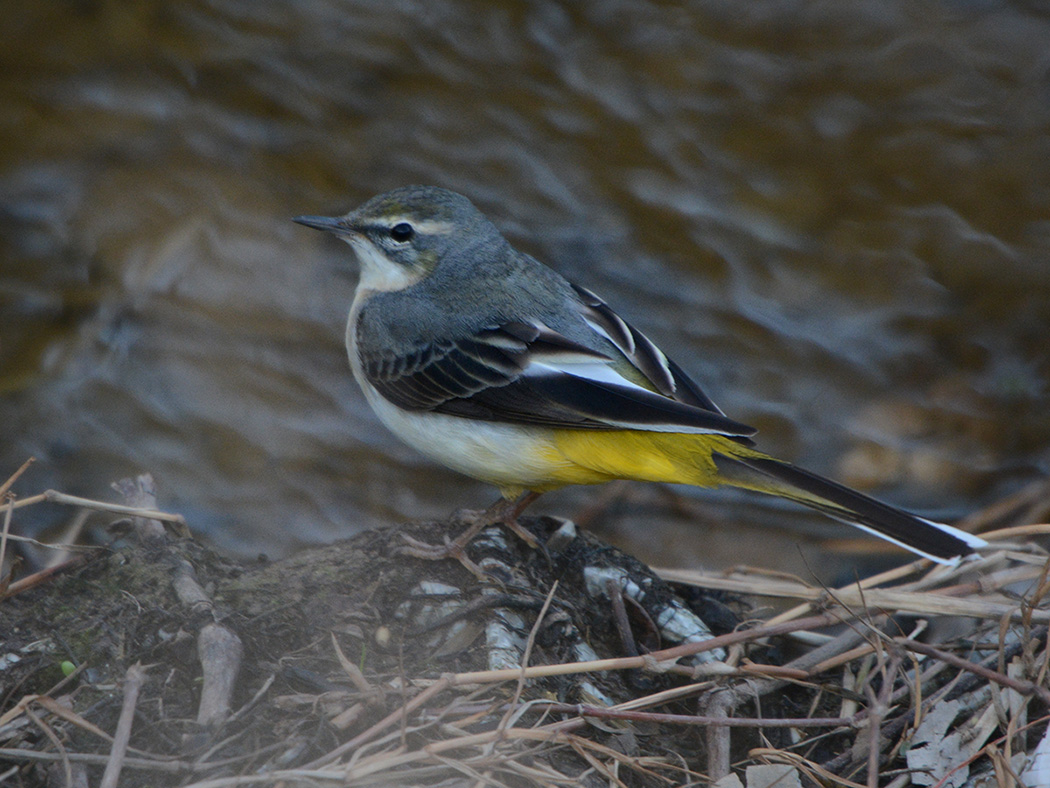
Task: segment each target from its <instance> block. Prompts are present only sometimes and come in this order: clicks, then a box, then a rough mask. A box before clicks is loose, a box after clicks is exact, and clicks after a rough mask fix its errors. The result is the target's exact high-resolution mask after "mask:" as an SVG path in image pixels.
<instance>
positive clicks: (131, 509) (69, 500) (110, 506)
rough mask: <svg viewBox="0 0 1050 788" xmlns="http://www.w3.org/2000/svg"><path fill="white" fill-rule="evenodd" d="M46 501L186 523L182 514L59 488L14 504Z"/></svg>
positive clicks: (21, 505)
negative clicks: (83, 494) (128, 504)
mask: <svg viewBox="0 0 1050 788" xmlns="http://www.w3.org/2000/svg"><path fill="white" fill-rule="evenodd" d="M43 501H46V502H48V503H59V504H63V505H65V506H81V507H83V508H85V509H94V510H95V511H99V512H112V513H113V514H130V515H133V516H135V517H146V518H148V519H151V520H163V521H164V522H166V523H177V524H178V525H185V524H186V518H185V517H183V516H182V515H181V514H169V513H168V512H159V511H157V510H156V509H140V508H138V507H135V506H124V505H123V504H119V503H107V502H106V501H93V500H91V499H90V498H81V497H79V496H77V495H67V494H66V493H62V492H59V491H58V490H44V492H42V493H40V494H39V495H31V496H30V497H28V498H21V499H20V500H17V501H15V502H14V503H13V504H12V506H13V507H14V508H15V509H21V508H22V507H23V506H31V505H33V504H36V503H41V502H43Z"/></svg>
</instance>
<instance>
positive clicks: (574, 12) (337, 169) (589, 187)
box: [0, 0, 1050, 566]
mask: <svg viewBox="0 0 1050 788" xmlns="http://www.w3.org/2000/svg"><path fill="white" fill-rule="evenodd" d="M18 5H19V6H20V7H18V8H17V9H8V12H7V17H8V18H7V19H6V20H5V24H4V28H3V32H2V33H0V36H2V37H3V38H4V39H5V40H4V46H3V49H2V51H0V62H2V68H0V107H2V110H3V111H2V112H0V130H2V133H3V135H4V141H5V144H4V145H3V147H2V148H0V231H2V232H0V253H2V256H0V308H2V310H3V314H2V323H0V324H2V327H3V328H2V334H0V424H2V425H3V426H2V433H0V438H2V440H0V459H2V463H0V476H6V474H7V473H8V472H10V471H12V470H13V469H14V468H15V467H17V465H18V464H20V462H21V461H22V460H23V459H24V458H25V456H27V455H29V454H33V455H35V456H36V457H37V458H38V463H37V465H36V466H35V467H34V469H33V470H32V471H31V472H30V473H29V474H28V475H27V476H26V477H25V478H24V481H23V482H22V483H20V488H21V490H22V492H23V493H29V492H33V491H36V490H37V489H40V488H43V487H47V486H52V487H57V488H60V489H63V490H65V491H68V492H72V493H78V494H83V495H88V496H92V497H106V495H107V485H108V483H109V481H110V480H112V479H115V478H118V477H120V476H124V475H127V474H129V473H136V472H141V471H145V470H148V471H151V472H152V473H153V474H154V475H155V476H156V477H157V480H158V484H159V487H160V490H161V504H162V505H163V506H164V507H165V508H168V509H174V510H178V511H181V512H183V513H185V514H186V515H187V516H188V518H189V519H190V522H191V525H192V526H193V527H194V529H195V530H197V531H199V532H203V533H206V534H208V536H209V537H210V538H212V539H213V540H214V541H216V542H217V543H218V544H219V545H221V546H222V547H224V548H226V549H230V550H234V551H238V552H242V553H254V552H259V551H266V552H269V553H270V554H273V555H277V554H281V553H282V552H285V551H287V550H288V549H291V548H293V547H294V546H296V545H299V544H303V543H308V542H315V541H321V540H329V539H333V538H336V537H338V536H341V535H345V534H347V533H350V532H351V531H352V530H354V529H356V528H360V527H363V526H368V525H375V524H382V523H387V522H391V521H394V520H397V519H401V518H420V517H425V516H434V515H440V514H444V513H445V512H447V511H448V510H449V509H451V508H455V507H459V506H465V505H479V504H482V503H488V502H489V499H490V498H492V497H493V493H492V491H491V490H489V489H487V488H485V487H484V486H482V485H479V484H476V483H473V482H470V481H469V480H465V479H462V478H460V477H458V476H456V475H455V474H452V473H451V472H447V471H444V470H441V469H438V468H435V467H434V466H433V465H431V464H430V463H428V462H427V461H425V460H423V459H421V458H420V457H419V456H417V455H415V454H414V453H413V452H412V451H410V450H409V449H407V448H404V447H402V446H400V445H399V444H397V443H396V442H395V440H394V439H393V438H391V437H390V436H389V435H388V434H387V433H386V432H385V431H384V430H383V429H382V428H381V427H380V426H379V425H378V423H377V422H376V420H375V419H374V418H373V416H372V415H371V412H370V411H369V410H368V408H367V406H366V405H365V403H364V401H363V399H362V397H361V396H360V394H359V393H358V391H357V389H356V387H355V385H354V383H353V381H352V380H351V378H350V374H349V370H348V367H347V364H346V360H345V357H344V351H343V348H342V345H341V337H342V330H343V321H344V319H345V312H346V309H347V306H348V304H349V301H350V298H351V293H352V289H353V283H354V274H353V267H352V266H351V265H349V262H350V258H349V250H348V249H347V248H346V247H344V246H343V245H341V244H337V243H336V242H334V241H331V240H330V239H325V238H322V237H320V236H319V235H318V234H316V233H311V232H309V231H307V230H305V229H303V228H300V227H297V226H295V225H293V224H291V223H290V222H289V221H288V218H289V217H290V216H292V215H296V214H300V213H326V212H327V213H338V212H343V211H345V210H347V209H349V208H351V207H353V206H355V205H357V204H359V203H360V202H362V201H363V200H364V199H366V198H367V197H369V196H371V195H372V194H374V193H377V192H379V191H383V190H385V189H388V188H391V187H393V186H397V185H402V184H406V183H434V184H439V185H443V186H447V187H450V188H453V189H456V190H458V191H462V192H464V193H465V194H467V195H469V196H470V197H471V198H472V199H474V201H475V202H476V203H477V204H478V205H479V206H480V207H481V208H482V209H483V210H485V211H486V212H487V213H488V214H489V215H490V216H491V217H492V218H493V219H494V220H495V221H496V222H497V224H498V225H499V226H500V227H501V228H503V229H504V231H505V232H506V233H507V234H508V236H509V237H510V238H511V239H512V241H513V242H514V243H516V244H517V245H518V246H519V247H521V248H523V249H525V250H526V251H529V252H531V253H533V254H536V255H537V256H538V257H540V259H542V260H544V261H546V262H548V263H549V264H551V265H553V266H555V267H556V268H558V269H559V270H561V271H562V272H563V273H565V274H566V275H568V276H569V277H570V278H572V279H575V280H577V281H579V282H581V283H583V284H586V285H587V286H588V287H591V288H592V289H594V290H596V291H597V292H598V293H600V294H601V295H603V296H604V297H605V298H606V299H607V300H609V301H611V302H612V303H614V304H615V305H617V307H618V308H619V309H620V311H621V312H622V313H623V314H624V315H625V316H626V317H627V318H628V319H630V320H632V322H634V323H635V324H636V325H638V326H639V327H640V328H642V329H643V330H644V331H646V332H647V333H649V334H650V335H651V336H652V337H653V338H654V339H656V340H657V341H658V342H660V344H661V345H662V346H663V347H664V348H665V349H666V350H668V351H669V353H670V354H672V355H673V356H674V357H675V358H676V359H677V360H678V362H679V363H680V364H681V365H682V366H683V367H684V368H686V369H687V370H689V371H691V372H692V373H694V375H695V376H696V377H697V378H698V379H699V380H700V381H701V383H702V384H703V385H704V386H705V388H706V389H707V390H708V391H709V393H711V395H712V396H713V397H714V398H715V399H716V401H718V402H719V403H720V404H721V405H722V407H723V409H725V410H726V411H728V412H729V413H730V415H732V416H733V417H735V418H738V419H741V420H743V421H746V422H749V423H752V424H754V425H755V426H757V427H759V428H760V429H761V430H762V434H761V436H760V438H761V443H760V445H761V446H762V447H763V448H765V449H767V450H769V451H771V452H773V453H776V454H779V455H780V456H783V457H786V458H789V459H793V460H796V461H799V462H801V463H803V464H806V465H808V466H809V467H812V468H814V469H815V470H818V471H821V472H825V473H830V474H833V475H836V476H837V477H838V478H840V479H843V480H845V481H848V482H850V483H853V484H857V485H862V486H864V487H866V488H868V489H873V490H875V491H877V492H879V493H880V494H882V495H883V496H884V497H887V498H890V499H891V500H893V501H895V502H897V503H900V504H904V505H910V506H914V507H917V508H920V509H922V510H923V511H926V512H931V513H935V514H938V515H943V516H950V515H957V514H961V513H963V512H965V511H967V510H969V509H971V508H974V507H977V506H979V505H981V504H982V503H985V502H988V501H989V500H991V499H993V498H994V497H996V496H997V495H1001V494H1003V493H1005V492H1007V491H1009V490H1011V489H1014V488H1016V487H1017V486H1019V485H1020V484H1022V483H1023V482H1025V481H1026V480H1029V479H1031V478H1034V477H1036V476H1038V475H1040V474H1045V473H1046V471H1047V468H1048V465H1050V450H1048V445H1050V416H1048V405H1050V396H1048V378H1050V339H1048V327H1050V164H1048V162H1050V48H1048V47H1047V45H1046V42H1047V41H1050V15H1048V14H1047V12H1046V11H1045V6H1043V5H1042V4H1040V3H1035V2H1020V1H1018V2H1013V3H1009V2H994V0H958V1H957V2H919V3H916V2H913V1H912V0H899V1H898V2H893V1H892V0H887V2H878V3H873V2H869V1H868V0H835V1H834V2H804V1H802V0H793V1H792V0H778V1H773V0H770V1H769V2H749V3H744V4H741V3H737V2H719V1H718V0H708V1H702V2H696V3H692V4H689V8H688V9H683V8H680V7H677V5H676V4H654V3H648V2H641V1H640V0H631V1H629V2H603V3H579V4H563V3H554V2H534V3H526V2H507V3H487V2H440V1H439V2H430V1H428V2H422V1H420V2H393V3H392V2H388V1H387V0H383V1H382V2H342V3H340V2H322V1H321V0H315V1H314V2H303V3H296V4H290V3H283V2H259V1H258V0H253V1H252V2H234V1H232V0H217V1H216V2H207V3H206V2H164V3H153V4H151V3H147V2H144V3H136V4H132V5H127V4H119V3H116V4H114V3H92V2H84V3H32V4H30V3H24V4H18ZM4 469H6V470H4ZM677 493H680V494H682V495H685V496H686V500H687V501H688V503H689V508H688V511H683V508H682V507H681V506H680V505H677V504H676V503H675V502H674V501H670V502H669V499H668V498H667V497H666V496H665V495H664V494H663V493H662V492H661V491H660V490H658V489H654V488H653V487H652V486H648V487H646V486H642V485H638V486H628V487H622V486H621V487H614V488H612V489H611V490H610V489H609V488H606V489H604V490H586V491H569V492H562V493H557V494H555V495H552V496H550V500H549V501H548V502H547V504H546V509H547V510H548V511H553V512H559V513H563V514H581V513H583V514H586V513H587V511H590V512H591V514H594V512H595V511H596V510H597V512H598V514H597V515H596V516H594V518H593V521H592V523H591V524H592V526H593V527H595V528H602V529H604V532H605V533H606V534H607V535H608V534H613V535H614V536H615V537H616V538H618V539H620V540H621V541H624V542H626V543H628V544H629V545H631V546H632V547H633V549H636V550H639V551H641V552H642V554H643V555H644V556H646V557H653V558H656V559H658V560H677V561H680V562H681V561H688V562H694V561H709V562H711V563H728V562H732V561H736V560H747V561H763V562H776V563H778V564H780V565H784V563H785V562H787V565H790V566H796V565H798V559H799V556H798V555H796V554H795V550H794V548H793V547H792V545H793V544H794V541H795V539H796V536H795V535H794V534H792V533H788V532H787V531H785V529H784V528H774V529H771V530H769V529H767V530H760V529H758V528H757V526H760V525H762V524H769V523H776V524H780V525H784V524H788V525H790V526H791V528H796V529H798V531H797V533H802V534H809V535H813V534H827V533H833V532H834V531H835V528H834V526H831V527H828V526H827V525H826V524H825V523H824V522H823V521H821V520H820V519H819V518H816V517H813V516H810V515H808V514H792V515H791V516H790V517H789V516H788V514H787V511H786V510H784V509H782V508H781V507H779V506H778V505H777V504H776V503H775V502H767V501H765V500H763V499H759V498H755V497H743V496H736V495H732V496H726V495H698V494H696V493H694V492H692V491H689V490H676V494H677ZM679 503H680V501H679ZM588 507H591V508H590V509H588ZM539 508H540V509H541V510H542V509H543V508H544V507H543V505H542V504H541V505H540V507H539ZM67 515H68V512H53V511H52V512H46V513H45V512H43V511H38V512H37V513H35V514H33V515H26V517H25V518H23V520H22V522H23V523H28V524H30V525H36V526H40V525H43V524H45V523H46V522H47V521H48V520H49V518H52V519H57V518H61V517H65V516H67ZM34 518H36V519H34ZM697 518H699V519H707V520H710V521H711V522H713V523H716V524H717V523H722V524H723V525H722V526H716V527H714V528H713V529H712V530H710V531H708V532H706V533H707V536H705V537H704V538H703V539H697V538H696V537H694V536H693V534H695V533H696V532H695V531H694V530H692V529H693V525H692V520H694V519H697ZM638 522H645V523H646V524H647V527H646V528H645V533H643V534H641V535H639V534H638V529H637V524H638ZM654 523H658V524H660V525H661V527H662V529H663V530H660V531H655V530H653V527H652V526H653V524H654ZM654 534H659V537H658V538H654ZM785 555H786V556H787V557H786V558H785V557H784V556H785ZM805 555H807V556H808V555H811V553H805Z"/></svg>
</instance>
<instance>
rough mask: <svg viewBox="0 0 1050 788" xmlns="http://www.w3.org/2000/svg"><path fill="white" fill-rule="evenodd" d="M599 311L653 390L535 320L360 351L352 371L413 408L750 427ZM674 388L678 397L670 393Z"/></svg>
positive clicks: (625, 425) (738, 432)
mask: <svg viewBox="0 0 1050 788" xmlns="http://www.w3.org/2000/svg"><path fill="white" fill-rule="evenodd" d="M592 306H593V305H592ZM605 309H606V310H607V311H604V312H601V313H600V319H601V321H602V323H601V325H602V330H601V331H600V333H601V334H602V335H605V336H609V337H611V338H615V340H616V341H615V342H613V344H614V345H615V346H616V348H617V349H619V350H620V351H621V352H623V349H624V348H634V350H635V356H634V357H629V358H631V360H632V364H634V365H635V367H636V368H637V369H640V370H641V371H642V372H643V374H646V377H647V378H648V379H650V380H651V379H652V377H651V375H650V374H649V373H646V372H645V369H655V370H656V372H653V373H652V375H655V377H656V378H657V380H656V381H654V383H653V388H654V389H656V390H655V391H653V390H650V389H648V388H645V387H643V386H640V385H638V384H636V383H634V382H632V381H629V380H627V379H626V378H624V377H623V376H621V375H620V374H618V373H617V372H616V370H615V368H614V366H613V364H612V361H613V359H612V358H611V357H610V356H608V355H606V354H605V353H602V352H599V351H597V350H594V349H593V348H589V347H586V346H584V345H581V344H579V343H578V342H574V341H573V340H571V339H569V338H567V337H565V336H564V335H562V334H560V333H558V332H556V331H553V330H552V329H550V328H549V327H547V326H545V325H542V324H540V323H538V322H537V323H525V322H520V321H513V322H508V323H505V324H503V325H500V326H496V327H492V328H486V329H484V330H482V331H478V332H476V333H475V334H473V335H472V336H468V337H464V338H462V339H459V340H457V341H444V342H434V343H431V344H429V345H426V346H424V347H419V348H416V349H414V350H413V351H411V352H409V353H405V354H403V355H401V356H391V355H388V354H384V355H366V354H362V356H361V368H362V370H363V371H364V374H365V376H366V377H367V379H368V381H369V383H371V384H372V386H373V387H374V388H375V389H376V391H378V392H379V394H381V395H382V396H383V397H385V398H386V399H388V400H390V401H391V402H392V403H394V404H395V405H398V406H399V407H402V408H406V409H408V410H414V411H425V410H429V411H433V412H435V413H446V414H450V415H456V416H462V417H465V418H473V419H484V420H493V421H503V422H516V423H523V424H536V425H545V426H551V427H574V428H577V429H597V430H611V429H642V430H659V431H671V432H706V433H717V434H723V435H732V436H741V437H742V436H747V435H751V434H752V433H754V430H753V429H752V428H750V427H748V426H746V425H744V424H740V423H739V422H735V421H732V420H731V419H728V418H726V417H725V416H724V415H723V414H722V413H721V412H720V411H718V410H717V409H712V408H710V407H705V406H704V404H703V403H702V402H701V403H700V404H697V401H698V399H699V398H698V397H697V396H696V394H695V392H694V391H693V389H691V388H689V387H688V385H683V384H681V383H679V381H685V383H686V384H691V381H689V380H688V378H686V377H685V376H684V374H682V373H681V371H680V370H678V368H677V367H675V366H673V365H672V364H671V362H669V361H668V360H667V358H666V357H665V356H664V355H663V353H661V352H660V351H659V350H658V349H656V347H655V345H653V344H652V343H651V342H650V341H649V340H648V339H647V338H646V337H645V336H644V335H642V334H640V333H639V332H637V331H635V330H634V329H633V328H631V327H630V326H629V325H628V324H627V323H626V322H625V321H623V320H622V319H621V318H619V317H617V316H616V315H615V314H614V313H612V311H611V310H608V308H607V307H606V308H605ZM610 341H612V340H610ZM635 359H641V360H640V361H638V362H637V363H636V361H635ZM672 384H674V388H672ZM692 385H694V386H695V384H692ZM665 390H672V392H673V393H672V394H670V395H669V394H665V393H664V391H665ZM681 391H684V392H685V394H686V396H685V397H682V396H680V395H679V396H675V394H676V393H678V392H681ZM697 391H698V389H697Z"/></svg>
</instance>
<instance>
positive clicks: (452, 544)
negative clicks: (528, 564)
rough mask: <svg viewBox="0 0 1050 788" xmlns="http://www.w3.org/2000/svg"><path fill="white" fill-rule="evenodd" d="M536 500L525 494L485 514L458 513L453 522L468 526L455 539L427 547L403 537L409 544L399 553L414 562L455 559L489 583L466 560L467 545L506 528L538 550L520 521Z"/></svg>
mask: <svg viewBox="0 0 1050 788" xmlns="http://www.w3.org/2000/svg"><path fill="white" fill-rule="evenodd" d="M537 497H538V494H537V493H525V494H524V495H522V496H521V497H519V498H518V499H517V500H514V501H508V500H506V499H500V500H499V501H497V502H496V503H494V504H493V505H492V506H490V507H489V508H488V509H485V510H483V511H479V510H461V511H458V512H456V514H455V516H454V519H455V520H456V521H458V522H461V523H463V524H464V525H466V526H467V528H466V529H465V530H464V531H463V532H462V533H461V534H460V535H459V536H457V537H456V538H455V539H449V538H448V537H447V536H446V537H445V540H444V544H440V545H436V544H428V543H427V542H423V541H421V540H419V539H415V538H413V537H411V536H408V535H407V534H401V538H402V539H403V540H404V541H405V543H406V544H405V546H404V547H402V548H401V549H400V550H399V551H398V552H400V553H402V554H404V555H410V556H412V557H413V558H421V559H423V560H424V561H440V560H443V559H446V558H455V559H456V560H457V561H459V562H460V563H461V564H463V566H464V567H465V568H466V569H467V571H469V572H470V573H471V574H473V575H474V576H476V577H477V578H478V579H480V580H489V579H491V578H489V576H488V575H487V574H485V572H484V571H483V570H482V569H481V567H479V566H478V565H477V564H476V563H474V562H473V561H472V560H470V558H469V557H468V556H467V553H466V548H467V545H469V544H470V543H471V542H472V541H473V540H474V537H476V536H477V535H478V534H479V533H480V532H481V531H482V530H483V529H485V528H487V527H488V526H490V525H503V526H506V528H507V529H508V530H509V531H511V532H513V533H514V534H515V535H516V536H517V537H518V538H519V539H521V540H522V541H523V542H525V544H527V545H528V546H529V547H531V548H533V549H536V548H537V547H539V542H537V541H536V537H535V536H533V535H532V534H531V533H529V532H528V530H526V529H525V527H524V526H522V525H521V523H519V522H518V519H517V518H518V515H519V514H521V512H522V511H523V510H524V509H525V507H526V506H528V505H529V504H530V503H532V501H534V500H535V499H536V498H537Z"/></svg>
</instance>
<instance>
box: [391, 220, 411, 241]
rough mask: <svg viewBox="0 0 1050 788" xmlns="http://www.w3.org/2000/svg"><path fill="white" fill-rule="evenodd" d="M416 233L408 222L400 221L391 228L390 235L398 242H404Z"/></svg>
mask: <svg viewBox="0 0 1050 788" xmlns="http://www.w3.org/2000/svg"><path fill="white" fill-rule="evenodd" d="M415 234H416V231H415V230H413V229H412V225H410V224H409V223H408V222H398V223H397V224H395V225H394V226H393V227H391V228H390V237H391V238H393V239H394V240H395V241H397V242H398V243H404V242H405V241H407V240H408V239H409V238H411V237H412V236H413V235H415Z"/></svg>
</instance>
